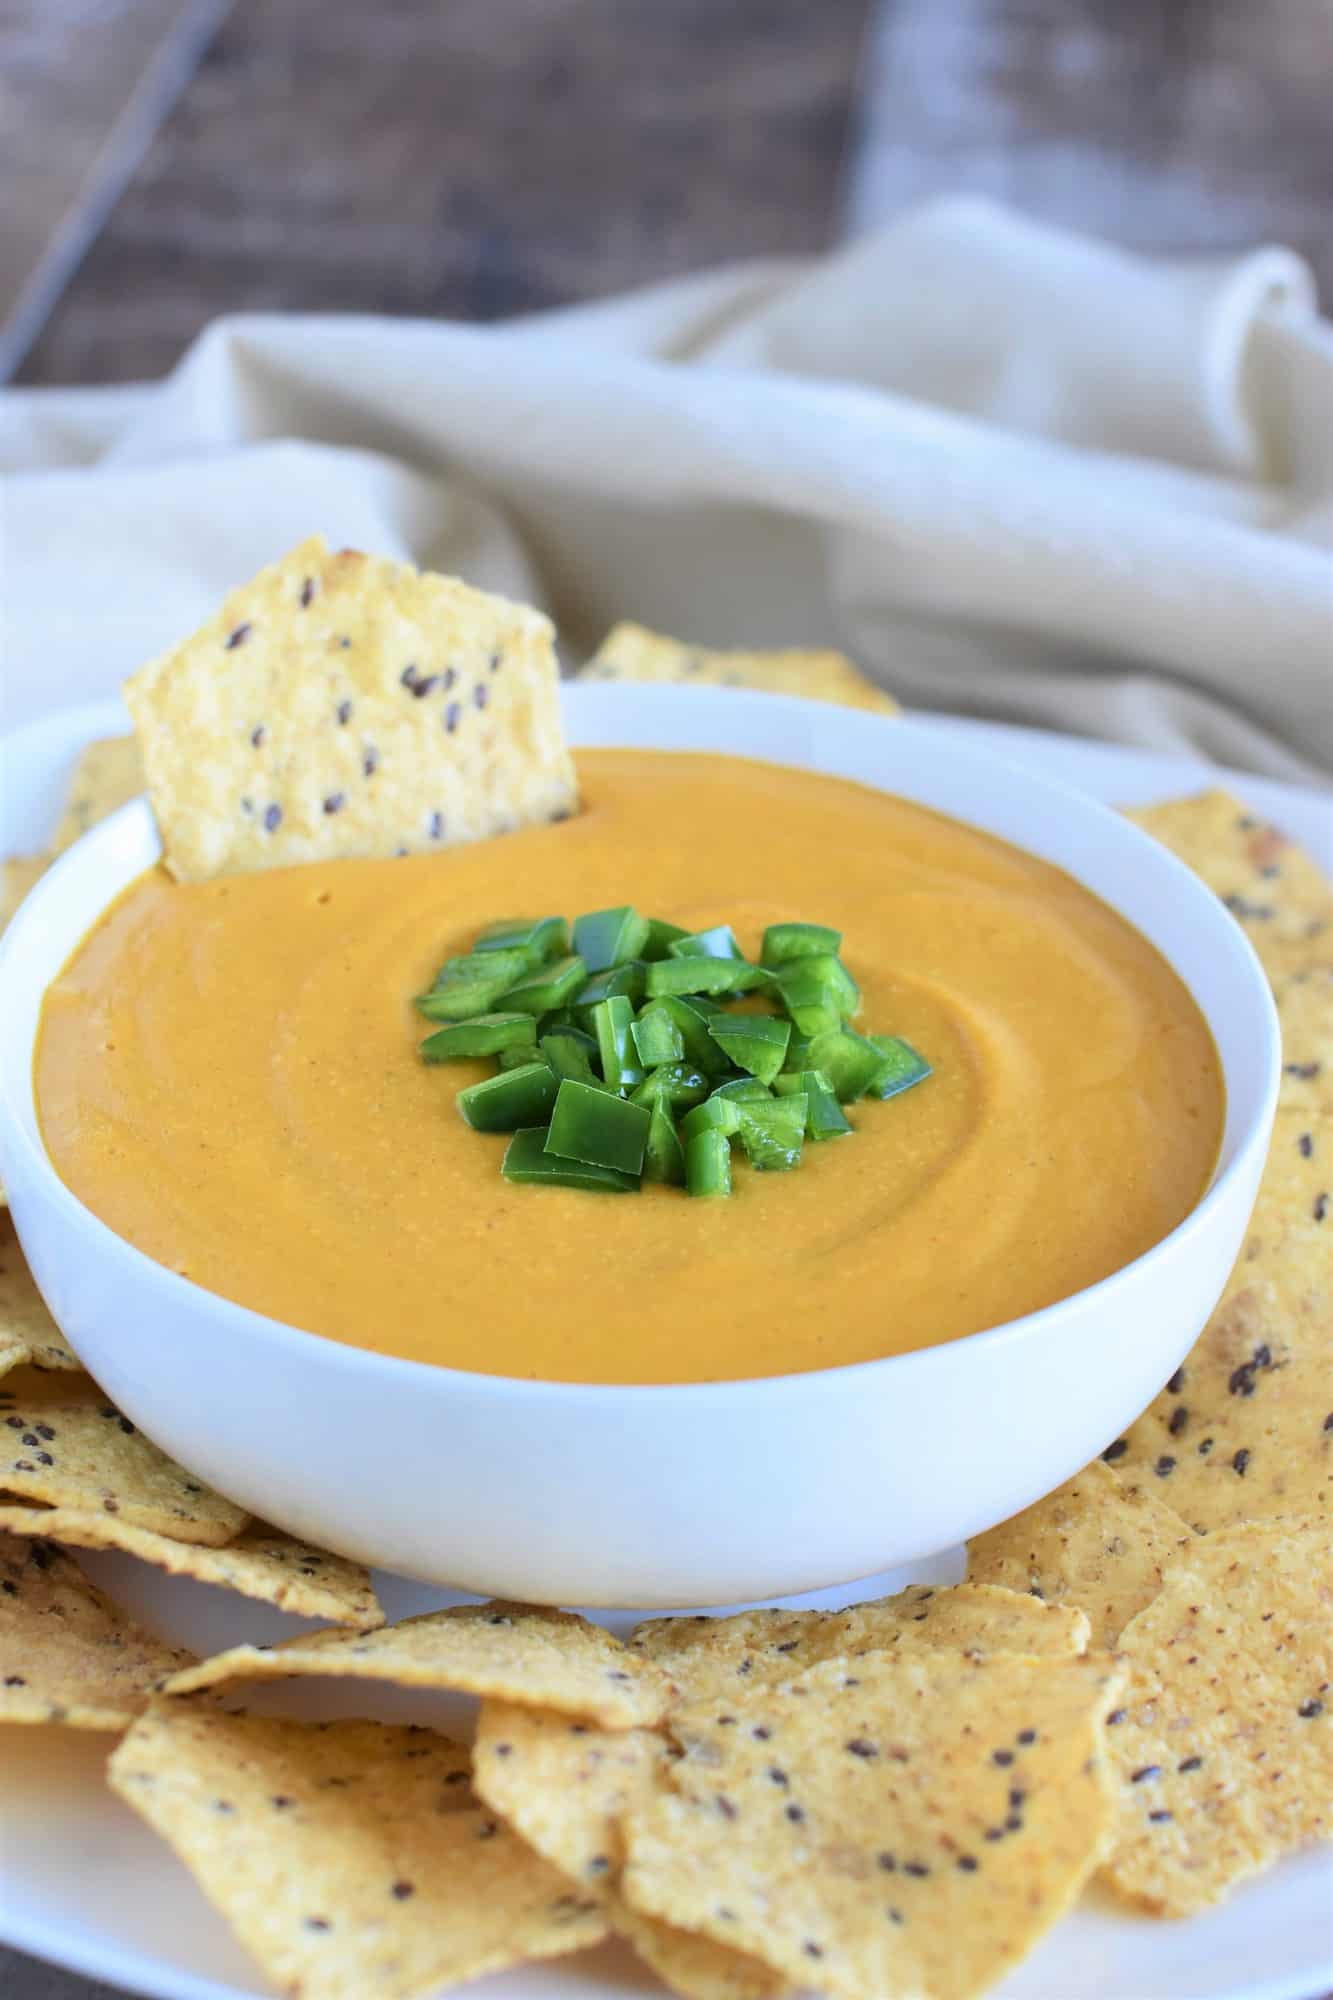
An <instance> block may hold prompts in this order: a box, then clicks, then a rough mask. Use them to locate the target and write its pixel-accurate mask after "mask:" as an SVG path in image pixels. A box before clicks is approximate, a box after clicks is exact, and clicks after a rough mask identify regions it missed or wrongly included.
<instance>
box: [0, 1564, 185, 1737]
mask: <svg viewBox="0 0 1333 2000" xmlns="http://www.w3.org/2000/svg"><path fill="white" fill-rule="evenodd" d="M191 1657H192V1656H191V1655H190V1654H189V1653H183V1652H182V1651H181V1650H180V1648H179V1647H177V1646H168V1645H165V1644H164V1643H163V1642H162V1640H160V1639H158V1638H157V1637H155V1635H154V1634H153V1633H151V1632H147V1631H145V1630H144V1628H143V1627H142V1626H141V1625H136V1624H135V1622H134V1620H133V1619H132V1618H128V1617H127V1616H126V1615H125V1613H124V1612H123V1611H122V1610H121V1609H120V1608H119V1606H118V1605H115V1604H113V1603H112V1602H111V1600H110V1598H109V1597H105V1596H103V1594H102V1592H101V1591H100V1590H98V1588H97V1587H96V1585H95V1584H93V1583H90V1582H89V1580H88V1578H87V1577H86V1576H85V1575H84V1573H83V1571H82V1570H81V1569H80V1568H79V1566H78V1564H77V1563H76V1562H75V1561H74V1558H73V1557H72V1556H68V1555H66V1554H65V1552H64V1550H63V1549H58V1548H56V1547H55V1546H54V1545H53V1544H52V1543H50V1542H45V1541H40V1540H30V1539H27V1538H24V1539H22V1540H19V1539H17V1538H16V1537H14V1536H11V1535H6V1534H3V1533H0V1722H34V1723H41V1722H55V1723H63V1724H64V1726H65V1727H66V1728H68V1729H106V1730H118V1729H128V1727H129V1725H130V1723H131V1722H132V1721H133V1720H134V1718H135V1716H136V1715H138V1714H139V1712H140V1711H141V1710H142V1709H143V1708H144V1707H146V1706H147V1703H148V1699H149V1696H150V1694H151V1692H152V1690H153V1688H154V1687H156V1686H157V1684H158V1682H159V1681H160V1680H161V1679H162V1677H163V1675H164V1674H169V1673H171V1672H173V1671H174V1670H175V1669H176V1668H178V1667H181V1666H184V1665H185V1664H186V1662H187V1661H188V1660H189V1659H190V1658H191Z"/></svg>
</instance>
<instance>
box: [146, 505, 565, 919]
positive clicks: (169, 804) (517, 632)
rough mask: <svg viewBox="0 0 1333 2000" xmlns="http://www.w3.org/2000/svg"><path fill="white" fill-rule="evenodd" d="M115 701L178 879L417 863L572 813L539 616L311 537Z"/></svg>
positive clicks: (546, 627) (555, 689)
mask: <svg viewBox="0 0 1333 2000" xmlns="http://www.w3.org/2000/svg"><path fill="white" fill-rule="evenodd" d="M125 698H126V701H127V702H128V704H129V708H130V713H131V715H132V716H133V718H134V724H135V729H136V731H137V732H138V738H139V746H140V750H141V752H142V755H143V760H144V767H145V771H146V773H147V780H148V792H149V797H150V798H151V800H152V804H153V810H154V812H155V814H156V816H157V822H158V826H159V828H160V829H161V833H162V843H163V847H164V849H165V853H166V863H167V867H168V868H169V869H170V871H171V873H172V874H173V875H175V876H177V877H178V878H179V879H180V880H181V881H185V882H198V881H205V880H207V879H208V878H210V877H211V876H215V875H226V874H233V873H236V872H238V871H242V870H247V869H255V868H284V867H289V866H291V865H292V864H293V863H294V862H301V861H330V860H336V859H338V858H340V857H343V856H358V855H359V856H367V855H393V854H404V853H419V852H426V851H430V850H432V849H435V848H437V847H441V846H445V845H448V844H449V843H451V842H453V841H460V840H477V839H481V838H482V837H484V836H486V835H489V834H495V833H502V832H507V831H509V830H510V829H512V828H514V827H517V826H523V825H527V824H530V823H531V822H534V821H538V820H550V819H557V818H561V817H563V816H565V815H567V814H569V813H570V812H572V811H573V809H574V807H575V805H576V803H577V794H576V788H575V780H574V769H573V765H572V763H571V761H570V757H569V751H568V749H567V748H566V745H565V738H564V731H563V727H562V724H561V719H560V701H559V685H558V670H557V667H556V660H555V652H554V648H553V645H552V632H551V625H550V621H549V620H548V619H546V618H544V617H543V616H542V615H541V613H540V612H538V611H533V610H531V609H530V608H528V607H527V606H526V605H521V604H511V603H509V602H508V601H507V600H506V599H504V598H500V597H492V596H490V595H489V594H488V593H487V592H485V591H481V590H473V589H472V588H470V586H469V585H467V584H465V583H461V582H459V581H458V580H457V579H456V578H454V577H443V576H432V575H429V574H426V573H423V572H420V571H418V570H415V569H413V568H411V567H410V565H408V564H405V563H396V562H389V561H387V560H385V559H383V558H380V557H374V556H367V555H363V554H361V553H360V552H359V551H358V550H356V549H342V550H339V551H338V552H337V553H336V554H330V552H329V550H328V549H327V548H326V546H325V544H324V542H323V540H322V538H320V537H318V536H316V537H315V538H313V539H312V540H310V541H308V542H304V543H302V545H301V546H300V547H299V548H296V549H293V550H292V552H291V554H290V555H288V556H286V557H284V558H283V560H282V561H281V562H279V563H275V564H274V565H273V567H272V568H270V569H266V570H264V571H262V572H261V573H260V575H259V576H257V577H255V578H254V579H253V580H252V581H251V582H250V583H248V584H245V585H243V586H242V587H241V588H240V589H239V590H236V591H234V592H233V593H232V595H231V596H230V597H229V598H228V599H227V602H226V604H225V605H224V606H223V608H222V610H221V611H220V612H218V613H217V615H216V616H215V617H213V618H212V619H210V620H209V622H208V624H206V625H205V626H203V627H202V629H201V630H200V631H198V632H196V633H195V635H194V637H193V638H191V639H187V640H186V641H185V643H184V644H183V645H180V646H178V647H176V649H175V650H174V651H173V652H170V653H167V654H165V655H164V656H163V657H162V658H161V659H159V660H155V661H153V662H151V663H150V664H149V665H148V666H146V667H144V668H142V669H141V670H140V672H139V673H137V674H136V675H135V676H134V678H133V680H131V681H130V682H129V683H128V684H127V686H126V689H125Z"/></svg>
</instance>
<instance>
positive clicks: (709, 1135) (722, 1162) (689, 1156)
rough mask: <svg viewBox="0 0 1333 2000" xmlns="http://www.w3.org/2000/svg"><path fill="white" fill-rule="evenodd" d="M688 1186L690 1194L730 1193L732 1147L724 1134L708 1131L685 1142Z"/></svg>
mask: <svg viewBox="0 0 1333 2000" xmlns="http://www.w3.org/2000/svg"><path fill="white" fill-rule="evenodd" d="M690 1115H691V1116H693V1115H694V1114H693V1113H691V1114H690ZM685 1185H686V1187H687V1188H688V1190H689V1192H690V1193H691V1194H702V1195H715V1194H730V1193H731V1146H730V1145H729V1143H728V1140H727V1135H726V1133H725V1132H719V1131H716V1130H705V1131H702V1132H696V1133H695V1134H694V1135H693V1137H692V1138H690V1139H687V1140H686V1142H685Z"/></svg>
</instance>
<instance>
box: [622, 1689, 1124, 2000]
mask: <svg viewBox="0 0 1333 2000" xmlns="http://www.w3.org/2000/svg"><path fill="white" fill-rule="evenodd" d="M1118 1685H1119V1681H1118V1676H1117V1675H1116V1673H1115V1672H1114V1670H1112V1669H1111V1667H1110V1666H1109V1664H1108V1663H1107V1662H1105V1661H1102V1660H1083V1659H1072V1660H1035V1659H1029V1658H1023V1657H1020V1656H1017V1655H1013V1654H991V1655H988V1656H985V1657H964V1658H960V1657H959V1656H958V1655H956V1654H949V1653H944V1652H927V1651H924V1650H920V1651H911V1652H902V1651H900V1652H897V1653H893V1654H879V1655H870V1654H867V1655H866V1656H865V1658H864V1659H862V1660H858V1661H853V1662H850V1663H849V1662H846V1661H837V1660H827V1661H824V1662H822V1663H821V1664H820V1665H819V1666H815V1667H811V1668H810V1669H809V1670H808V1671H807V1672H806V1673H804V1674H802V1675H801V1676H800V1677H799V1678H798V1679H797V1680H795V1681H793V1682H791V1683H790V1684H789V1685H788V1686H787V1687H785V1688H773V1689H766V1690H764V1691H763V1692H762V1693H760V1694H759V1695H757V1696H754V1697H750V1698H747V1699H746V1700H744V1701H742V1702H741V1703H739V1704H735V1705H733V1704H727V1705H725V1706H723V1707H719V1706H718V1705H717V1704H700V1705H697V1706H695V1707H692V1708H690V1709H687V1710H683V1711H681V1712H679V1713H678V1714H675V1715H673V1716H672V1718H671V1721H670V1728H671V1731H672V1733H673V1735H674V1736H675V1737H676V1738H677V1740H678V1741H679V1742H680V1744H681V1745H682V1746H683V1748H684V1752H685V1755H684V1758H683V1759H682V1760H681V1761H680V1762H678V1763H677V1764H675V1765H674V1766H673V1768H672V1772H671V1783H672V1786H673V1788H674V1789H673V1791H672V1792H671V1793H665V1794H662V1795H659V1796H658V1797H657V1798H656V1799H655V1800H654V1801H653V1802H652V1803H651V1804H649V1805H646V1806H644V1807H643V1808H640V1809H636V1808H633V1807H632V1808H631V1810H630V1812H629V1815H628V1818H627V1820H626V1822H625V1836H626V1843H627V1847H628V1852H629V1863H628V1866H627V1867H626V1870H625V1874H624V1879H623V1887H624V1892H625V1895H626V1897H627V1899H628V1900H629V1902H630V1903H631V1904H632V1905H634V1907H636V1908H638V1909H641V1910H644V1911H647V1912H648V1913H649V1914H651V1915H654V1916H657V1917H660V1918H663V1919H665V1920H666V1921H667V1922H670V1923H675V1924H678V1925H680V1926H682V1927H683V1928H685V1929H689V1930H697V1931H701V1932H703V1933H704V1934H705V1935H706V1936H710V1937H713V1938H715V1939H716V1940H717V1941H718V1942H719V1943H727V1944H731V1945H733V1946H735V1947H738V1948H739V1949H741V1950H746V1951H750V1952H752V1953H753V1954H754V1955H755V1956H756V1957H758V1958H761V1959H762V1960H763V1961H764V1962H765V1963H767V1964H770V1965H772V1966H773V1967H774V1968H775V1969H776V1970H777V1971H779V1972H781V1973H783V1974H784V1975H785V1976H786V1977H787V1979H789V1980H790V1981H791V1983H792V1984H793V1985H795V1986H810V1985H814V1986H816V1987H818V1988H819V1989H820V1990H821V1991H823V1992H826V1993H830V1994H837V1995H845V1996H847V2000H890V1996H894V1995H903V1996H907V1995H911V1996H914V2000H915V1997H916V1996H920V1995H922V1994H927V1993H928V1994H930V1995H931V1996H932V2000H964V1996H967V1995H970V1994H974V1993H979V1992H981V1991H982V1990H983V1989H984V1988H985V1987H987V1986H988V1985H990V1984H991V1983H992V1982H993V1981H994V1980H996V1979H998V1978H999V1977H1000V1976H1001V1975H1002V1974H1003V1973H1004V1972H1005V1971H1006V1970H1008V1968H1009V1967H1010V1966H1012V1965H1014V1964H1016V1963H1017V1962H1018V1960H1019V1959H1020V1958H1022V1957H1023V1956H1024V1954H1025V1953H1026V1952H1027V1951H1028V1950H1030V1949H1031V1947H1032V1946H1033V1945H1034V1944H1035V1943H1036V1942H1037V1940H1038V1938H1039V1937H1041V1936H1042V1934H1043V1933H1044V1932H1045V1931H1046V1930H1047V1929H1049V1927H1050V1926H1051V1924H1053V1923H1054V1922H1055V1921H1056V1919H1057V1918H1058V1917H1060V1916H1061V1915H1062V1914H1063V1913H1064V1911H1065V1910H1067V1909H1068V1908H1069V1906H1070V1904H1071V1903H1072V1902H1073V1901H1074V1899H1075V1897H1076V1896H1077V1895H1078V1892H1079V1890H1080V1888H1081V1887H1082V1885H1083V1883H1084V1881H1085V1880H1086V1879H1087V1877H1088V1875H1089V1873H1090V1872H1091V1870H1092V1869H1093V1868H1094V1867H1095V1866H1096V1864H1097V1862H1098V1861H1099V1860H1100V1858H1101V1856H1102V1854H1103V1853H1104V1851H1105V1847H1106V1843H1107V1840H1108V1837H1109V1834H1110V1830H1111V1826H1112V1820H1113V1794H1112V1791H1111V1788H1110V1785H1109V1782H1108V1778H1107V1773H1106V1769H1105V1749H1104V1742H1103V1732H1102V1723H1103V1717H1104V1715H1105V1712H1106V1710H1107V1708H1108V1707H1109V1706H1110V1705H1111V1702H1112V1701H1113V1699H1114V1698H1115V1691H1116V1689H1117V1687H1118Z"/></svg>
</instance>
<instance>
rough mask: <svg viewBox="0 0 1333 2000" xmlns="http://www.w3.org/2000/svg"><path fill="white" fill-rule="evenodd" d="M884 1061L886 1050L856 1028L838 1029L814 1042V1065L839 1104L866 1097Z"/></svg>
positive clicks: (812, 1046)
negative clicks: (822, 1075) (829, 1085)
mask: <svg viewBox="0 0 1333 2000" xmlns="http://www.w3.org/2000/svg"><path fill="white" fill-rule="evenodd" d="M884 1060H885V1058H884V1053H883V1051H882V1050H881V1049H877V1048H876V1047H875V1044H874V1043H873V1042H871V1041H867V1039H866V1037H865V1036H864V1035H858V1034H857V1033H856V1032H855V1030H854V1029H852V1028H834V1029H833V1030H831V1032H830V1033H828V1034H826V1035H816V1036H815V1038H814V1040H813V1041H812V1042H811V1044H810V1057H809V1061H810V1067H811V1069H818V1070H822V1071H823V1072H824V1075H825V1076H826V1077H827V1078H828V1080H829V1082H830V1084H831V1085H832V1086H833V1091H834V1095H835V1096H836V1097H837V1100H838V1102H839V1104H851V1103H853V1102H854V1101H855V1100H856V1098H858V1097H864V1096H865V1094H866V1092H867V1091H868V1090H869V1088H870V1085H871V1081H872V1079H873V1078H874V1076H875V1074H876V1072H877V1071H878V1070H880V1069H882V1067H883V1065H884Z"/></svg>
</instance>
